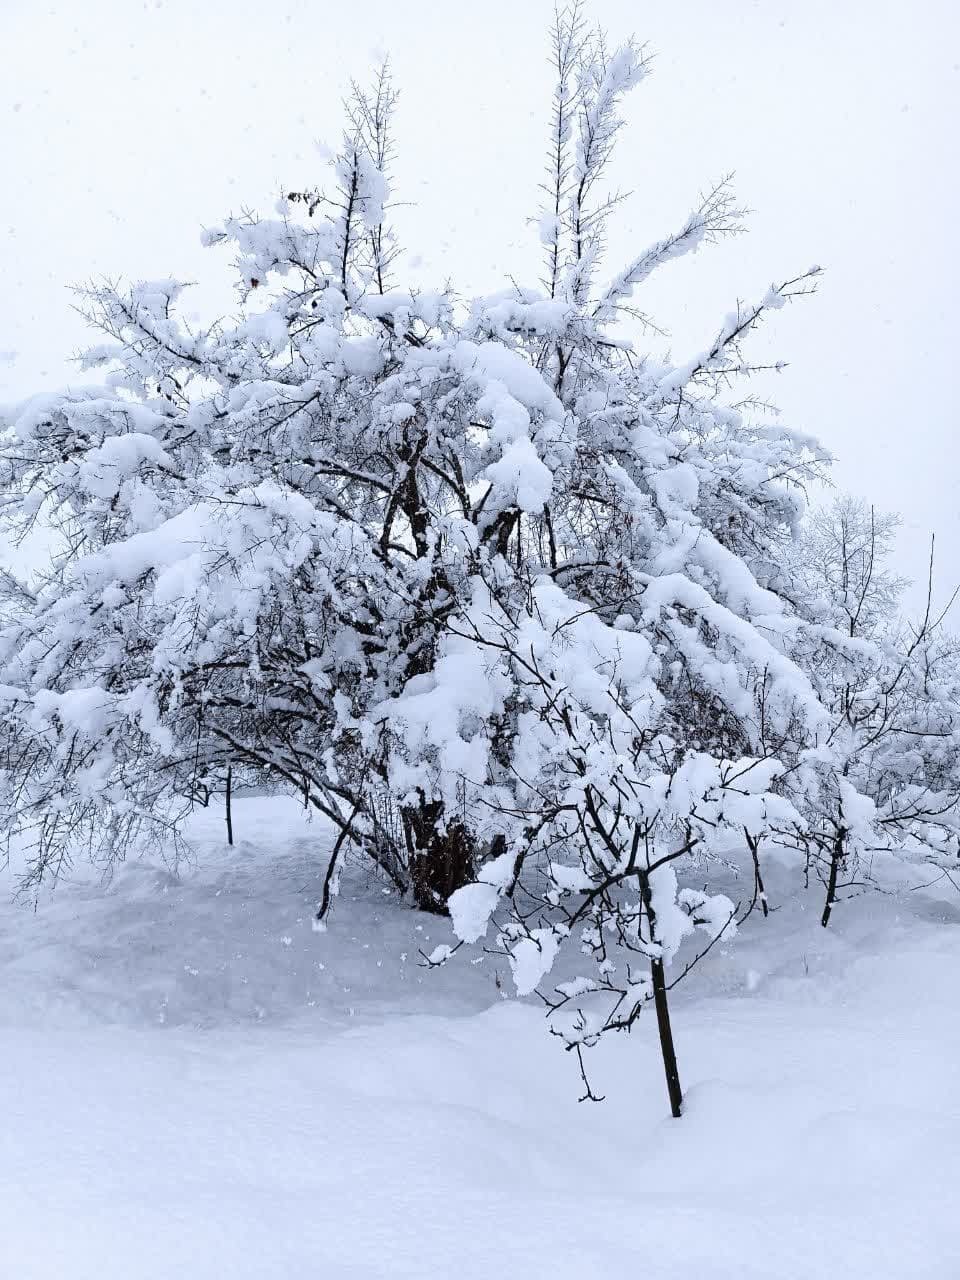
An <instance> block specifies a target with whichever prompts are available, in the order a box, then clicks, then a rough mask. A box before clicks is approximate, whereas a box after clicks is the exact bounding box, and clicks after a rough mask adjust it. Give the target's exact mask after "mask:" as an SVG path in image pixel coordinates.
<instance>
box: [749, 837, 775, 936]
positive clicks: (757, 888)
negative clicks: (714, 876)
mask: <svg viewBox="0 0 960 1280" xmlns="http://www.w3.org/2000/svg"><path fill="white" fill-rule="evenodd" d="M747 844H748V845H749V846H750V853H751V856H752V857H753V889H754V901H756V900H757V899H759V901H760V909H761V911H762V912H763V915H764V919H766V917H767V916H768V915H769V914H770V910H769V908H768V906H767V891H766V889H764V887H763V876H762V875H761V874H760V841H759V840H757V839H755V838H754V837H753V836H750V835H748V836H747ZM751 910H752V908H751Z"/></svg>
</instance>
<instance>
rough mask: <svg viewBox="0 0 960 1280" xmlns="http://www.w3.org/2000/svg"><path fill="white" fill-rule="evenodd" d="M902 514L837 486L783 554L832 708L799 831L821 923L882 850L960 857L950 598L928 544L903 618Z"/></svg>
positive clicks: (945, 862) (864, 881)
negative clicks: (922, 592)
mask: <svg viewBox="0 0 960 1280" xmlns="http://www.w3.org/2000/svg"><path fill="white" fill-rule="evenodd" d="M899 523H900V522H899V519H898V518H897V517H896V516H892V515H889V514H886V513H879V512H877V511H875V510H874V509H873V508H871V507H868V506H867V504H866V503H864V502H863V501H861V500H859V499H854V498H851V497H849V496H846V495H844V496H841V497H838V498H836V499H834V500H833V501H832V502H831V503H830V504H828V505H827V506H825V507H822V508H820V509H818V510H816V511H814V512H812V513H811V515H810V517H809V518H808V519H807V520H806V521H805V523H804V527H803V534H802V537H801V538H800V539H799V540H798V541H797V542H796V544H795V546H794V548H793V552H792V554H791V556H790V557H789V561H788V564H789V573H788V576H789V579H790V582H791V586H790V592H791V595H792V597H793V598H794V600H795V601H796V603H797V608H798V610H799V611H800V612H801V613H803V614H804V615H805V616H806V617H807V618H808V619H809V620H810V622H811V627H810V630H809V633H808V634H809V635H810V636H811V637H812V638H814V639H815V641H816V643H815V644H814V646H813V648H812V649H811V651H810V652H809V654H808V655H807V657H806V659H805V661H806V665H807V666H808V667H809V670H810V672H811V677H812V679H813V680H814V683H815V685H816V688H817V691H818V693H819V695H820V698H821V700H822V702H823V704H824V706H825V707H826V708H827V709H828V711H829V713H830V717H831V727H830V731H829V733H828V734H827V736H826V740H825V742H826V746H827V747H828V750H827V751H826V752H825V753H823V760H822V761H821V762H820V764H819V766H818V769H817V772H818V774H819V777H818V781H817V785H816V786H814V787H812V788H811V789H810V792H809V793H808V797H807V798H808V801H809V804H808V808H807V812H806V821H805V824H804V830H803V835H802V838H801V844H802V846H803V848H804V850H805V852H806V855H807V865H808V869H809V868H810V867H811V866H812V867H813V869H814V870H815V871H816V873H817V874H818V875H819V877H820V878H821V879H822V881H823V884H824V886H825V889H826V895H825V900H824V908H823V913H822V917H821V920H822V923H823V924H824V925H827V924H828V923H829V921H830V918H831V915H832V911H833V907H834V905H835V903H836V902H837V901H839V900H840V899H841V898H843V897H844V896H846V895H847V894H848V893H851V894H856V893H858V892H861V891H863V890H864V889H866V888H868V887H870V886H871V884H872V883H873V876H872V873H871V866H872V862H873V860H874V858H875V857H876V856H877V855H894V856H896V857H898V858H901V859H906V860H907V862H908V863H909V862H916V861H919V862H921V863H932V864H934V865H936V866H939V867H940V868H941V869H943V870H946V871H947V872H948V873H949V872H950V871H952V870H953V869H954V867H955V864H956V859H957V851H958V837H960V814H958V813H957V805H958V801H960V773H958V771H957V767H956V760H957V746H958V745H960V740H958V732H960V720H958V706H960V698H958V693H960V680H958V669H957V649H956V643H955V641H954V640H953V639H952V637H950V635H949V634H948V633H946V632H945V630H944V620H945V618H946V616H947V614H948V611H949V608H950V604H951V603H952V600H951V601H948V603H947V605H946V608H942V609H940V610H935V609H934V607H933V551H932V547H931V561H930V579H929V582H928V590H927V601H926V607H925V610H924V613H923V615H922V616H921V617H920V618H919V619H918V620H916V621H915V622H911V621H910V620H908V619H907V618H905V617H904V615H903V612H902V596H903V593H904V591H905V589H906V587H907V585H908V583H907V581H906V579H904V578H902V577H900V576H899V575H897V574H896V573H895V572H894V571H893V570H892V568H891V557H892V554H893V550H894V540H895V535H896V531H897V529H898V527H899ZM820 625H823V626H824V627H825V629H824V631H823V632H822V633H821V634H820V635H819V636H818V632H817V627H818V626H820ZM838 637H839V639H838Z"/></svg>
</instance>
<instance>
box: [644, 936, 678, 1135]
mask: <svg viewBox="0 0 960 1280" xmlns="http://www.w3.org/2000/svg"><path fill="white" fill-rule="evenodd" d="M650 969H651V972H652V975H653V1003H654V1007H655V1008H656V1010H657V1030H658V1031H659V1032H660V1054H661V1056H662V1058H663V1072H664V1075H665V1076H666V1078H667V1094H668V1096H669V1098H670V1114H671V1115H672V1116H673V1118H674V1120H679V1119H680V1115H681V1113H682V1111H683V1090H682V1089H681V1087H680V1068H679V1067H678V1066H677V1050H676V1046H675V1045H674V1043H673V1028H672V1026H671V1025H670V1006H669V1004H668V1003H667V983H666V979H665V978H664V974H663V961H662V960H653V961H651V964H650Z"/></svg>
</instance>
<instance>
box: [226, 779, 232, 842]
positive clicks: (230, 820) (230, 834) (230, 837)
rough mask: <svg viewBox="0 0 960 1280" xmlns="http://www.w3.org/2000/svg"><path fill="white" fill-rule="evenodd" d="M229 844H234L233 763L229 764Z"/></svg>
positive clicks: (227, 797)
mask: <svg viewBox="0 0 960 1280" xmlns="http://www.w3.org/2000/svg"><path fill="white" fill-rule="evenodd" d="M226 799H227V844H233V765H232V764H228V765H227V791H226Z"/></svg>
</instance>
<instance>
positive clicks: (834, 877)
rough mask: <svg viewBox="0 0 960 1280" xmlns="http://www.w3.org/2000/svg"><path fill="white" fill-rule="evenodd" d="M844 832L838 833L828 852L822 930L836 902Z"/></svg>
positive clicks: (828, 921)
mask: <svg viewBox="0 0 960 1280" xmlns="http://www.w3.org/2000/svg"><path fill="white" fill-rule="evenodd" d="M844 835H845V832H843V831H838V832H837V835H836V839H835V840H834V842H833V848H832V849H831V851H830V874H829V875H828V877H827V900H826V902H825V903H824V904H823V915H822V916H821V917H820V923H821V924H822V925H823V927H824V929H825V928H826V927H827V925H828V924H829V923H830V913H831V911H832V910H833V904H834V903H835V902H836V900H837V881H838V879H839V878H840V863H841V862H842V861H843V837H844Z"/></svg>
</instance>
